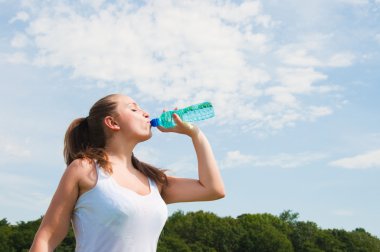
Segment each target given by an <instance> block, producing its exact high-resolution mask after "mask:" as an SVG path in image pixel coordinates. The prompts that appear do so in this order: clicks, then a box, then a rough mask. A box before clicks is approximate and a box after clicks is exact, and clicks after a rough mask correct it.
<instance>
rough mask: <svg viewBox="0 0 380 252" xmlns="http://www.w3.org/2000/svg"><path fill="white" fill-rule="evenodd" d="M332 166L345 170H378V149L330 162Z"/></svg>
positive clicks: (379, 160)
mask: <svg viewBox="0 0 380 252" xmlns="http://www.w3.org/2000/svg"><path fill="white" fill-rule="evenodd" d="M330 165H332V166H338V167H342V168H346V169H369V168H380V149H377V150H373V151H369V152H367V153H364V154H359V155H356V156H353V157H346V158H342V159H338V160H335V161H332V162H330Z"/></svg>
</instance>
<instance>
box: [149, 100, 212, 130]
mask: <svg viewBox="0 0 380 252" xmlns="http://www.w3.org/2000/svg"><path fill="white" fill-rule="evenodd" d="M174 113H175V114H177V115H179V117H180V118H181V120H182V121H184V122H195V121H201V120H205V119H208V118H211V117H213V116H215V113H214V108H213V106H212V104H211V103H210V102H203V103H199V104H195V105H191V106H189V107H186V108H183V109H178V110H171V111H166V112H164V113H162V114H161V116H160V117H159V118H154V119H152V120H151V121H150V124H151V125H152V126H153V127H157V126H161V127H164V128H172V127H174V126H175V125H176V124H175V122H174V120H173V114H174Z"/></svg>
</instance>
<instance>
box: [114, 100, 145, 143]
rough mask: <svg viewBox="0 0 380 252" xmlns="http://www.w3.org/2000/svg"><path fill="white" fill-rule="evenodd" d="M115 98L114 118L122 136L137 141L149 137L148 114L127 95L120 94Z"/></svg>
mask: <svg viewBox="0 0 380 252" xmlns="http://www.w3.org/2000/svg"><path fill="white" fill-rule="evenodd" d="M116 99H117V104H118V105H117V113H118V116H116V117H115V120H116V122H117V123H118V124H119V127H120V132H121V133H122V134H123V136H125V137H126V138H127V139H136V140H138V141H139V142H141V141H145V140H148V139H149V138H151V136H152V131H151V126H150V118H149V114H148V113H147V112H145V111H144V110H142V109H141V108H140V107H139V106H138V104H137V103H136V102H135V101H134V100H133V99H132V98H130V97H128V96H125V95H120V96H118V97H117V98H116Z"/></svg>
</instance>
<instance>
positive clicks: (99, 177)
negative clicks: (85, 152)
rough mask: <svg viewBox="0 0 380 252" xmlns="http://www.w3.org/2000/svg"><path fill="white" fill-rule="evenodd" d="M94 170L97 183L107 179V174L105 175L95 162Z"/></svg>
mask: <svg viewBox="0 0 380 252" xmlns="http://www.w3.org/2000/svg"><path fill="white" fill-rule="evenodd" d="M95 169H96V174H97V176H98V181H99V180H102V179H105V178H108V177H109V174H108V173H106V172H105V171H104V170H103V168H102V167H100V165H99V164H98V163H97V162H96V161H95Z"/></svg>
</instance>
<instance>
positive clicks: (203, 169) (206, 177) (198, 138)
mask: <svg viewBox="0 0 380 252" xmlns="http://www.w3.org/2000/svg"><path fill="white" fill-rule="evenodd" d="M191 139H192V142H193V145H194V149H195V152H196V155H197V160H198V176H199V182H200V183H201V184H202V186H204V187H205V188H206V189H207V190H209V191H210V193H212V194H214V195H215V196H216V197H218V198H220V197H224V194H225V192H224V184H223V180H222V176H221V175H220V172H219V168H218V164H217V162H216V160H215V157H214V153H213V151H212V148H211V145H210V143H209V142H208V140H207V138H206V136H205V135H204V134H203V132H202V131H200V130H199V129H197V130H196V132H195V133H194V134H192V135H191Z"/></svg>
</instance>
